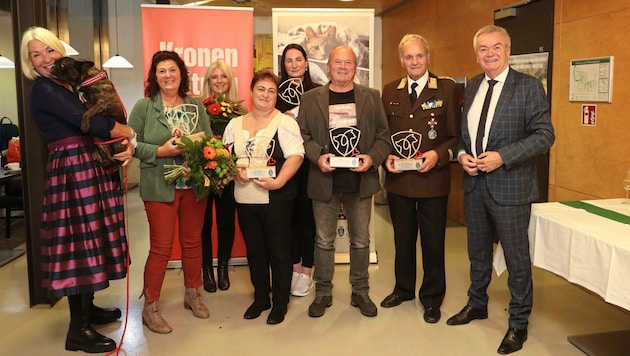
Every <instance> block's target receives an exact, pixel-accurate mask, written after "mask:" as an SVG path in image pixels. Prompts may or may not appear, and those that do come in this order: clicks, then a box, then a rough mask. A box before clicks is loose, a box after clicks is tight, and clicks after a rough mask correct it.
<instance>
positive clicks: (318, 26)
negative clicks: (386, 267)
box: [272, 8, 378, 263]
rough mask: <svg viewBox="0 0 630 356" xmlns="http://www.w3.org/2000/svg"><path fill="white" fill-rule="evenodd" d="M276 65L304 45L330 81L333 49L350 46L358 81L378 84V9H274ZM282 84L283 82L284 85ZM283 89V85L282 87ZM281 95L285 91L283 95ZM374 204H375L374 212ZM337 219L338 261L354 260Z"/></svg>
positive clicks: (323, 79)
mask: <svg viewBox="0 0 630 356" xmlns="http://www.w3.org/2000/svg"><path fill="white" fill-rule="evenodd" d="M272 26H273V58H274V61H273V62H274V63H273V68H274V71H275V72H276V73H280V65H281V63H280V61H281V59H282V51H284V48H285V47H286V46H287V45H289V44H292V43H296V44H299V45H301V46H302V48H304V50H305V51H306V53H307V56H308V70H309V73H310V76H311V79H312V80H313V82H314V83H317V84H321V85H325V84H326V83H328V81H329V80H328V69H327V63H328V56H329V54H330V51H331V50H332V49H333V48H335V47H337V46H341V45H346V46H348V47H350V48H352V50H353V51H354V53H355V54H356V55H357V74H356V76H355V82H356V83H359V84H361V85H365V86H369V87H374V75H373V73H374V70H372V71H370V69H374V48H375V46H374V9H278V8H274V9H273V14H272ZM281 87H282V85H281ZM280 91H282V88H280ZM279 95H281V93H280V94H279ZM373 214H374V206H372V215H373ZM342 216H343V214H342V211H341V207H340V218H339V220H338V222H337V229H336V231H337V238H336V241H335V262H336V263H348V262H350V237H349V235H348V231H347V230H348V229H347V222H346V220H345V218H343V217H342ZM369 231H370V262H371V263H377V261H378V258H377V255H376V244H375V241H374V224H373V219H372V220H371V221H370V226H369Z"/></svg>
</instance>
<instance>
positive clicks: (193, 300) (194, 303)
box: [184, 288, 210, 319]
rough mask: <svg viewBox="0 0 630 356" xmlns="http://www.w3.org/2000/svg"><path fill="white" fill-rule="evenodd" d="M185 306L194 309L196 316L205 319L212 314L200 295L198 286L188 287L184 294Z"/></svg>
mask: <svg viewBox="0 0 630 356" xmlns="http://www.w3.org/2000/svg"><path fill="white" fill-rule="evenodd" d="M184 308H186V309H190V310H192V313H193V315H194V316H195V317H197V318H200V319H205V318H207V317H209V316H210V312H209V311H208V308H206V306H205V305H203V302H202V301H201V296H200V295H199V290H198V289H197V288H186V294H184Z"/></svg>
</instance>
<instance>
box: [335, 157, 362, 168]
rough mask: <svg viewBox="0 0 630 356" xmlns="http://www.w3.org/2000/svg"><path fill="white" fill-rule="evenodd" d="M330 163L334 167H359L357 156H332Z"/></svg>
mask: <svg viewBox="0 0 630 356" xmlns="http://www.w3.org/2000/svg"><path fill="white" fill-rule="evenodd" d="M328 164H329V165H330V166H331V167H333V168H357V167H358V166H359V159H358V158H357V157H330V158H329V159H328Z"/></svg>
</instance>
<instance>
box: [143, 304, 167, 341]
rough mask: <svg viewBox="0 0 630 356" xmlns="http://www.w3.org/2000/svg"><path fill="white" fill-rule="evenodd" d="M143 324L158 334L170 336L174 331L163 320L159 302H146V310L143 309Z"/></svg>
mask: <svg viewBox="0 0 630 356" xmlns="http://www.w3.org/2000/svg"><path fill="white" fill-rule="evenodd" d="M142 323H143V324H144V325H146V326H148V327H149V329H151V331H153V332H155V333H158V334H168V333H170V332H171V331H173V328H171V326H170V325H168V323H167V322H166V320H164V318H162V314H160V309H159V305H158V302H157V301H155V302H151V303H146V301H145V304H144V309H142Z"/></svg>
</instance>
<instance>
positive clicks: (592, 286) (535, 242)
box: [494, 199, 630, 310]
mask: <svg viewBox="0 0 630 356" xmlns="http://www.w3.org/2000/svg"><path fill="white" fill-rule="evenodd" d="M623 200H624V199H602V200H587V201H584V202H585V203H588V204H591V205H595V206H597V207H600V208H604V209H608V210H612V211H616V212H618V213H621V214H624V215H628V216H630V205H625V204H622V201H623ZM529 242H530V253H531V258H532V264H533V265H534V266H536V267H540V268H543V269H545V270H548V271H550V272H553V273H555V274H558V275H560V276H562V277H564V278H566V279H567V280H568V281H570V282H572V283H575V284H578V285H580V286H583V287H585V288H587V289H589V290H591V291H593V292H595V293H597V294H599V295H600V296H601V297H602V298H604V300H605V301H607V302H609V303H612V304H615V305H618V306H620V307H622V308H624V309H626V310H630V225H628V224H623V223H619V222H616V221H614V220H611V219H608V218H605V217H601V216H598V215H595V214H592V213H589V212H587V211H586V210H583V209H576V208H572V207H570V206H567V205H564V204H561V203H539V204H533V205H532V215H531V219H530V222H529ZM494 267H495V270H496V272H497V274H501V273H502V272H503V271H505V260H504V257H503V250H502V248H501V247H500V245H499V246H498V247H497V249H496V252H495V256H494Z"/></svg>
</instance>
